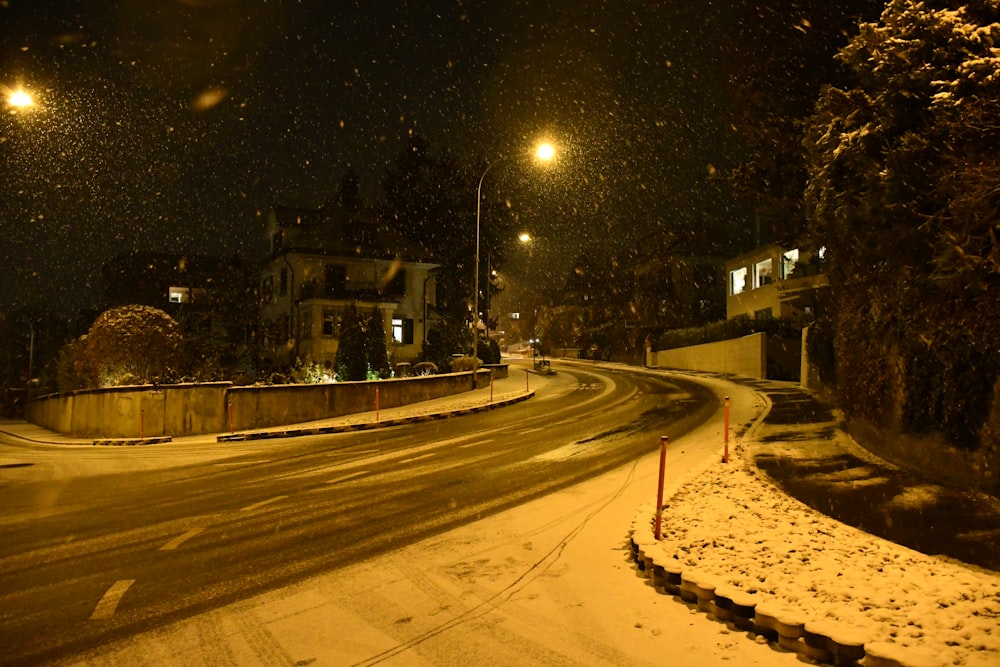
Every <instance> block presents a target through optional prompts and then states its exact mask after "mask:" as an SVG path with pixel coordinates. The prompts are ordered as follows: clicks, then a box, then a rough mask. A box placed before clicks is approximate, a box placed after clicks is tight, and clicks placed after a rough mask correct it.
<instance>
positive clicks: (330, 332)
mask: <svg viewBox="0 0 1000 667" xmlns="http://www.w3.org/2000/svg"><path fill="white" fill-rule="evenodd" d="M323 335H324V336H328V337H334V336H339V335H340V313H338V312H337V311H335V310H331V309H329V308H326V309H324V310H323Z"/></svg>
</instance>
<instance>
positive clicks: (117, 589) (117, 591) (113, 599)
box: [90, 579, 135, 621]
mask: <svg viewBox="0 0 1000 667" xmlns="http://www.w3.org/2000/svg"><path fill="white" fill-rule="evenodd" d="M134 583H135V579H119V580H118V581H116V582H115V583H114V584H112V585H111V588H109V589H108V592H107V593H105V594H104V597H102V598H101V601H100V602H98V603H97V607H95V608H94V613H93V614H91V615H90V620H92V621H103V620H106V619H109V618H111V617H112V616H114V615H115V610H116V609H118V603H119V602H121V600H122V596H123V595H125V591H127V590H128V587H129V586H131V585H132V584H134Z"/></svg>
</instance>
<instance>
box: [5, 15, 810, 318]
mask: <svg viewBox="0 0 1000 667" xmlns="http://www.w3.org/2000/svg"><path fill="white" fill-rule="evenodd" d="M539 5H544V7H539ZM733 7H738V8H740V9H732V8H733ZM736 13H738V14H739V15H738V16H737V15H736ZM753 14H754V12H753V9H752V7H750V6H749V5H746V3H729V2H720V3H712V2H691V1H690V0H676V1H674V0H665V1H663V2H642V3H639V2H618V1H617V0H606V1H601V0H562V1H559V0H556V1H553V2H547V3H532V2H529V1H527V0H496V1H486V0H484V1H479V2H475V1H471V0H470V1H464V2H463V1H460V0H414V1H411V2H406V1H400V0H397V1H387V0H379V1H378V2H374V1H371V0H358V1H356V2H342V1H331V0H301V1H299V2H293V1H290V0H280V1H276V0H267V1H265V0H119V1H118V2H112V1H108V0H78V1H76V2H73V1H63V2H59V1H56V0H0V25H2V32H0V85H2V86H3V87H4V89H5V92H6V91H7V90H10V89H14V88H17V87H18V86H20V85H23V86H24V87H25V88H26V89H28V90H29V91H30V92H31V93H33V95H34V96H35V97H36V98H37V101H38V106H37V107H36V108H34V109H32V110H29V111H20V112H17V113H4V114H3V115H2V116H0V158H2V160H3V164H4V165H6V166H5V167H4V169H3V175H2V182H0V189H2V192H0V194H2V201H0V224H2V226H3V227H2V229H3V252H2V256H0V261H2V264H0V281H2V284H0V312H9V311H11V310H13V309H15V308H18V307H22V306H26V305H31V304H39V303H42V304H47V305H48V306H51V307H55V308H61V309H66V310H71V309H75V308H78V307H81V306H90V305H94V304H95V303H96V302H97V301H98V300H99V297H100V291H99V289H100V282H99V271H100V266H101V264H102V263H103V262H104V261H106V260H107V259H109V258H111V257H112V256H114V255H115V254H118V253H120V252H123V251H130V250H137V251H145V250H149V251H165V252H180V253H220V254H225V255H227V256H231V255H234V254H239V255H241V256H244V257H247V258H254V257H258V256H260V255H261V254H262V253H263V251H264V249H265V247H266V245H265V242H264V238H263V236H264V216H266V213H267V210H268V209H269V208H270V207H271V206H273V205H275V204H285V205H294V206H310V207H315V206H319V205H321V204H322V203H323V202H324V201H326V200H329V199H332V198H333V197H334V196H335V195H336V192H337V189H338V188H339V184H340V181H341V178H342V176H343V175H344V174H345V172H346V171H347V169H348V168H353V169H355V170H356V171H357V172H358V173H359V175H360V178H361V182H362V183H361V184H362V192H363V194H364V196H365V197H366V199H367V200H368V201H370V202H372V203H376V202H377V201H378V200H379V199H380V197H381V179H382V177H383V175H384V172H385V169H386V166H387V165H388V164H389V163H390V162H391V161H392V160H393V158H394V157H395V156H396V155H397V154H399V152H400V151H401V150H403V149H404V148H405V146H406V140H407V139H406V138H407V136H408V135H409V134H410V133H417V134H419V135H421V136H423V137H424V138H426V139H427V140H429V141H430V143H431V145H432V146H433V147H434V148H435V149H448V150H450V151H451V152H452V154H454V155H455V156H456V157H457V158H458V159H459V160H461V161H463V162H465V163H467V164H469V165H481V164H483V163H485V162H489V161H492V160H495V159H496V158H497V157H499V156H505V155H509V154H512V153H516V152H518V151H520V150H524V149H526V147H528V146H529V145H530V144H531V143H532V142H533V141H535V139H537V138H539V137H543V136H544V137H548V138H550V139H552V140H553V141H554V142H556V143H557V144H559V145H560V146H561V147H562V149H563V151H564V152H563V158H562V159H561V160H560V163H559V165H558V166H557V168H555V169H552V170H551V171H549V172H547V173H545V174H544V175H538V176H534V175H529V174H526V173H524V171H523V170H519V169H518V168H514V167H511V168H504V169H502V170H498V172H502V173H498V174H497V178H496V182H495V183H491V185H492V187H493V190H492V191H491V192H490V193H489V194H490V196H503V197H505V198H507V199H511V200H512V201H513V202H514V205H515V206H517V207H518V210H519V212H520V214H521V219H522V221H524V223H525V225H526V226H531V227H534V228H535V229H536V230H541V234H542V235H543V236H547V237H548V238H549V239H550V246H551V247H554V248H555V249H556V251H557V252H559V253H560V254H561V255H563V256H564V257H571V256H575V255H576V254H578V253H579V252H581V251H582V250H583V249H584V248H585V244H586V243H587V240H588V239H591V240H593V239H601V240H602V241H603V242H605V243H610V244H615V243H618V244H620V245H621V246H622V247H628V246H629V244H631V243H633V240H634V238H637V237H641V236H642V235H643V234H644V233H646V232H647V231H649V230H650V229H655V228H657V226H659V225H664V224H670V225H677V224H685V225H692V226H696V225H703V224H704V221H705V220H706V219H712V220H714V221H716V222H715V224H716V225H720V226H722V228H726V227H728V228H729V229H730V230H733V231H732V233H734V234H736V233H737V231H736V230H740V229H743V228H745V227H746V226H747V218H748V216H747V214H746V212H745V211H744V210H743V209H742V208H740V206H738V205H737V204H736V203H734V202H733V201H731V199H729V198H728V196H727V195H726V194H725V192H724V191H723V190H722V189H720V187H719V185H718V182H717V179H718V177H719V174H720V173H724V171H725V170H726V169H728V168H729V167H731V166H732V163H733V161H734V159H735V158H734V151H736V150H737V142H736V140H735V138H734V137H733V130H732V122H731V117H732V114H733V108H732V107H733V105H734V102H733V99H732V97H731V95H730V92H729V88H728V86H727V81H728V80H729V78H730V77H731V75H732V73H733V71H734V69H736V68H738V67H739V66H740V60H741V57H743V56H742V54H740V53H739V52H738V49H737V48H735V47H734V42H735V40H734V39H733V36H734V35H735V34H736V33H737V32H738V31H739V30H742V29H745V28H746V20H748V17H752V16H753ZM789 22H790V23H792V24H793V23H794V18H791V17H790V18H789ZM792 27H794V25H793V26H792ZM490 180H491V181H493V177H492V176H491V179H490ZM501 188H503V189H504V191H503V192H499V191H498V190H499V189H501ZM474 207H475V192H470V193H469V212H470V216H473V217H470V234H472V233H474V232H473V229H474V211H475V208H474ZM536 233H538V232H537V231H536Z"/></svg>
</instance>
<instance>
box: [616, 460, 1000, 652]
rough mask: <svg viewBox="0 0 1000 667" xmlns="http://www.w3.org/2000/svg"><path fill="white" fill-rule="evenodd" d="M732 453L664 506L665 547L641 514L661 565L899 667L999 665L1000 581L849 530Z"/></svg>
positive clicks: (644, 534)
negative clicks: (830, 632) (818, 627)
mask: <svg viewBox="0 0 1000 667" xmlns="http://www.w3.org/2000/svg"><path fill="white" fill-rule="evenodd" d="M734 454H735V455H734V456H733V457H732V460H731V463H730V464H729V465H721V464H719V465H712V466H710V467H707V468H705V469H704V470H703V471H702V472H701V473H700V474H699V475H698V476H696V477H694V478H692V479H691V480H690V481H689V483H688V484H686V485H685V486H683V488H681V489H679V490H678V491H677V492H676V493H675V494H674V495H673V496H672V497H670V498H669V499H668V500H667V501H666V507H665V509H664V510H663V530H662V533H663V539H662V540H661V541H660V542H659V543H656V542H655V540H654V539H653V531H652V524H653V521H652V517H653V514H654V508H653V507H652V506H650V507H646V508H642V509H641V510H640V512H639V514H638V515H637V516H638V519H637V522H636V533H635V535H634V539H635V541H636V542H637V543H639V544H640V546H641V548H643V549H644V553H645V555H647V556H651V557H652V559H653V561H654V562H655V563H656V564H657V565H665V564H676V565H678V566H679V567H680V568H681V569H682V570H683V571H689V570H692V569H693V570H697V572H698V573H704V575H708V576H709V577H710V578H711V579H712V580H714V581H715V582H716V583H717V586H719V587H722V586H725V587H726V588H727V589H730V590H733V589H735V591H740V592H743V593H748V594H754V596H755V598H754V599H755V600H757V601H758V605H759V604H760V603H761V602H768V603H769V604H777V605H780V606H782V607H787V608H789V609H794V610H797V614H798V615H799V616H800V617H801V618H802V621H803V622H816V621H823V622H824V623H829V622H835V623H836V624H837V625H838V626H839V627H842V628H845V629H850V630H851V631H852V632H853V633H855V634H858V635H859V636H860V637H862V638H864V643H865V644H866V646H867V647H868V648H869V651H871V650H872V649H873V648H876V647H877V648H878V650H879V652H881V653H885V654H890V655H891V654H900V655H901V656H905V657H906V659H905V660H900V662H901V663H902V664H914V665H916V664H924V663H925V662H927V663H928V664H937V665H968V666H973V665H976V666H978V665H983V666H985V665H992V666H994V667H995V666H996V665H1000V575H998V574H995V573H992V572H989V571H986V570H981V569H978V568H974V567H972V566H967V565H965V564H962V563H958V562H954V561H948V560H944V559H942V558H938V557H933V556H927V555H924V554H921V553H918V552H916V551H913V550H911V549H908V548H906V547H902V546H900V545H897V544H894V543H891V542H888V541H885V540H882V539H881V538H877V537H874V536H872V535H869V534H867V533H864V532H862V531H859V530H856V529H854V528H851V527H849V526H846V525H844V524H841V523H839V522H837V521H835V520H833V519H831V518H829V517H826V516H825V515H822V514H820V513H818V512H816V511H814V510H812V509H811V508H809V507H807V506H805V505H804V504H802V503H800V502H799V501H797V500H795V499H792V498H790V497H788V496H787V495H785V494H784V493H782V492H781V491H779V490H778V489H777V488H776V487H775V486H774V485H773V483H772V482H771V481H770V480H769V478H767V476H766V475H764V474H763V473H761V472H760V471H758V470H757V469H756V467H754V466H753V465H748V464H747V462H746V461H745V460H744V459H743V458H742V454H743V451H742V447H737V451H736V452H734ZM646 519H648V521H647V520H646Z"/></svg>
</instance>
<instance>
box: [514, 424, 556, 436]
mask: <svg viewBox="0 0 1000 667" xmlns="http://www.w3.org/2000/svg"><path fill="white" fill-rule="evenodd" d="M547 428H548V426H539V427H538V428H529V429H525V430H524V431H517V432H516V433H514V435H527V434H528V433H538V432H539V431H544V430H546V429H547Z"/></svg>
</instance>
